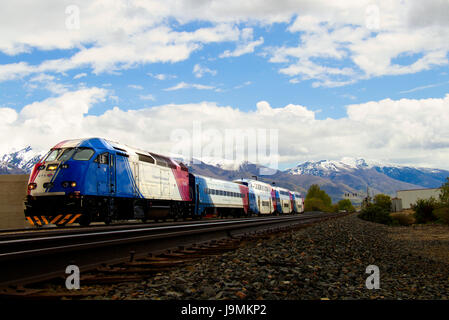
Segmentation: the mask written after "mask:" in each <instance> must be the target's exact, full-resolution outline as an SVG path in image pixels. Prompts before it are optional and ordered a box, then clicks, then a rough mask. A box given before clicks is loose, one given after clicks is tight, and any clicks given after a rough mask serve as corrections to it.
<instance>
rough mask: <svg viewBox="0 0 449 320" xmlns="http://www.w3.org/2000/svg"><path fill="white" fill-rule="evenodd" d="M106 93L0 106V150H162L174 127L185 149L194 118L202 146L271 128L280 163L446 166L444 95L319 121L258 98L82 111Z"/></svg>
mask: <svg viewBox="0 0 449 320" xmlns="http://www.w3.org/2000/svg"><path fill="white" fill-rule="evenodd" d="M107 95H108V91H106V90H105V89H99V88H89V89H81V90H77V91H72V92H66V93H64V94H61V95H60V96H58V97H53V98H48V99H45V100H43V101H39V102H34V103H31V104H29V105H27V106H25V107H24V108H23V109H22V110H21V111H20V112H16V111H14V110H13V109H11V108H0V137H3V139H2V141H1V143H0V151H1V152H6V151H7V150H9V149H11V148H13V147H15V148H18V147H20V146H26V145H28V144H31V145H32V146H33V147H35V148H38V149H43V150H44V149H48V148H49V147H50V146H52V145H54V144H56V143H57V142H58V141H60V140H64V139H70V138H80V137H90V136H101V137H105V138H109V139H112V140H115V141H120V142H123V143H127V144H129V145H133V146H135V147H139V148H144V149H147V150H153V151H155V152H160V153H164V154H165V153H169V152H171V151H172V149H173V147H174V146H175V144H176V141H171V140H170V137H171V136H172V134H173V133H175V132H177V131H176V130H184V131H183V132H185V133H188V134H189V135H188V137H187V141H185V143H184V145H185V146H192V143H193V140H192V139H193V138H192V133H193V126H194V124H195V123H198V122H199V121H201V123H200V124H201V127H202V130H203V132H204V133H205V134H206V133H207V134H209V133H211V132H212V133H213V132H215V134H214V135H212V138H213V140H211V137H210V136H209V138H208V137H207V134H206V135H205V136H204V137H203V138H204V139H203V138H202V140H201V141H202V142H201V145H202V147H203V148H206V149H207V148H209V150H210V146H211V144H212V145H213V146H215V144H217V145H220V143H221V142H222V141H223V137H224V136H225V134H226V130H228V129H229V130H242V129H254V130H256V131H257V130H258V129H261V130H269V129H277V130H278V135H279V136H278V138H279V139H278V142H279V146H278V150H279V154H280V161H281V162H282V163H292V162H302V161H306V160H319V159H331V160H332V159H341V158H342V157H346V156H350V157H351V156H353V157H359V156H361V157H364V158H367V159H373V160H388V161H389V162H392V163H402V164H411V165H423V166H432V167H440V168H446V169H449V165H448V164H447V159H448V157H449V138H448V137H449V127H448V126H447V123H448V122H449V113H448V112H447V110H448V108H449V94H448V95H446V97H444V98H435V99H420V100H417V99H401V100H391V99H385V100H381V101H371V102H367V103H363V104H354V105H349V106H347V116H346V117H343V118H340V119H330V118H327V119H323V120H321V119H317V118H316V117H315V115H316V112H314V111H312V110H310V109H309V108H307V107H305V106H301V105H294V104H289V105H286V106H284V107H278V108H274V107H272V106H270V104H269V103H268V102H266V101H260V102H258V103H257V106H256V109H255V110H253V111H241V110H239V109H238V108H235V107H232V106H219V105H217V104H216V103H213V102H202V103H195V104H183V105H177V104H169V105H161V106H156V107H151V108H144V109H138V110H128V111H125V110H123V109H121V108H119V107H114V108H113V109H112V110H108V111H106V112H104V113H103V114H100V115H89V114H88V111H89V109H90V108H91V107H92V105H94V104H95V103H98V102H100V101H104V100H105V99H106V98H108V96H107ZM180 114H182V117H180V116H179V115H180ZM167 119H169V120H167ZM5 137H8V138H5ZM1 152H0V153H1ZM429 155H431V156H429ZM222 156H223V155H222Z"/></svg>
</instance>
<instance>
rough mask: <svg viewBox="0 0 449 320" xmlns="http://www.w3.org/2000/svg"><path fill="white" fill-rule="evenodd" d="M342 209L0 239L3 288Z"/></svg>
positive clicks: (0, 282)
mask: <svg viewBox="0 0 449 320" xmlns="http://www.w3.org/2000/svg"><path fill="white" fill-rule="evenodd" d="M334 216H342V215H341V214H325V213H320V214H307V215H298V216H280V217H268V218H262V219H260V218H254V219H252V218H245V219H234V220H231V221H227V220H223V221H216V220H214V221H204V222H198V221H195V223H186V224H173V225H168V226H152V227H140V228H131V229H126V230H109V231H106V230H105V231H94V232H84V233H75V234H65V235H61V234H55V235H50V236H45V237H38V238H36V237H31V238H19V239H9V240H2V241H0V287H2V286H7V285H17V284H20V285H23V284H27V283H30V282H36V281H41V280H46V279H50V278H54V277H56V276H62V277H63V276H64V275H65V274H64V272H65V268H66V266H68V265H69V264H76V265H77V266H78V267H79V268H80V270H81V271H82V272H84V271H86V270H90V269H92V268H94V267H96V266H99V265H101V264H104V263H117V262H121V261H125V260H127V259H129V254H130V252H133V255H135V256H136V257H137V256H145V255H147V254H148V253H149V252H160V251H163V250H167V249H170V248H175V247H178V246H180V245H187V244H192V243H198V242H203V241H206V240H215V239H222V238H226V237H230V236H231V237H232V236H235V235H238V234H245V233H248V232H254V231H257V230H262V229H270V228H275V227H277V228H279V227H286V226H292V225H296V224H301V223H307V222H312V221H317V220H322V219H325V218H331V217H334Z"/></svg>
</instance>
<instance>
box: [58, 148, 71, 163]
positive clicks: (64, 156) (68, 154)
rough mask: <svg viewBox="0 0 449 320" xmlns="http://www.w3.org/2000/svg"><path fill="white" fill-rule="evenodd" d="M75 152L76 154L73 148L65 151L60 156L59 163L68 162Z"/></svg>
mask: <svg viewBox="0 0 449 320" xmlns="http://www.w3.org/2000/svg"><path fill="white" fill-rule="evenodd" d="M74 152H75V149H73V148H68V149H65V150H64V151H63V152H62V154H61V155H60V156H59V158H58V160H59V161H67V160H69V159H70V158H71V157H72V155H73V153H74Z"/></svg>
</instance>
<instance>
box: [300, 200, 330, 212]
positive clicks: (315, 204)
mask: <svg viewBox="0 0 449 320" xmlns="http://www.w3.org/2000/svg"><path fill="white" fill-rule="evenodd" d="M304 211H326V206H325V205H324V202H323V200H321V199H318V198H309V199H306V200H305V201H304Z"/></svg>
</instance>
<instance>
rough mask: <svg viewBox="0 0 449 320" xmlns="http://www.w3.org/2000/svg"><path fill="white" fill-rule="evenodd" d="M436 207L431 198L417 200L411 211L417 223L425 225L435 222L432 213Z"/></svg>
mask: <svg viewBox="0 0 449 320" xmlns="http://www.w3.org/2000/svg"><path fill="white" fill-rule="evenodd" d="M436 207H437V202H436V201H435V199H434V198H433V197H431V198H430V199H418V201H416V203H415V204H414V205H412V208H413V211H415V214H414V217H415V219H416V222H417V223H426V222H431V221H435V220H436V219H437V218H436V217H435V215H434V214H433V211H434V210H435V209H436Z"/></svg>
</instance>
